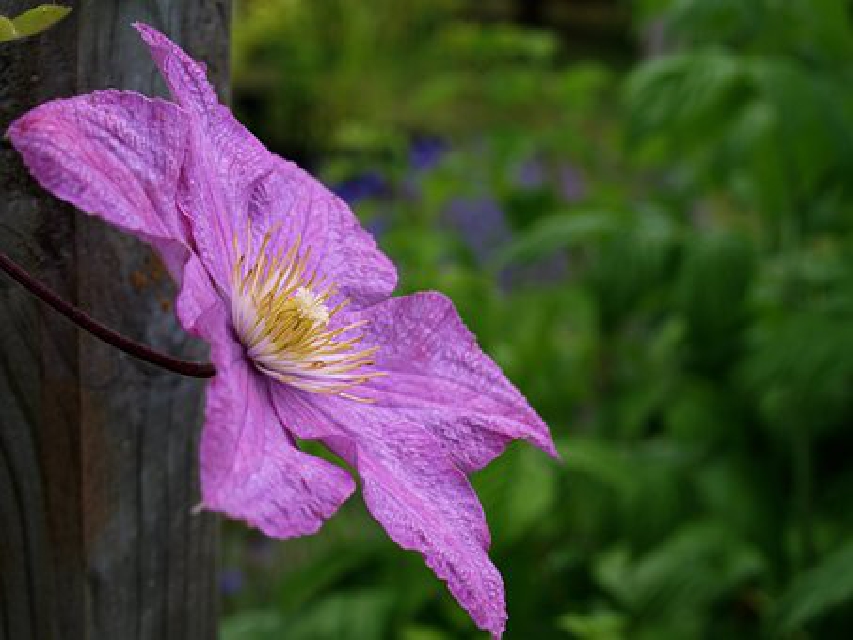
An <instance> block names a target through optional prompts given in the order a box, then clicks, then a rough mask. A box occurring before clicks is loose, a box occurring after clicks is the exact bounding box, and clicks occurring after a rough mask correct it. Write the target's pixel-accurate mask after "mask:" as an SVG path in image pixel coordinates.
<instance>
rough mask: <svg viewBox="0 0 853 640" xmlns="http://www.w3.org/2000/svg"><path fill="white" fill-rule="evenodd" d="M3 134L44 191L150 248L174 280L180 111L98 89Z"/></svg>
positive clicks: (40, 110) (182, 133)
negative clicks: (145, 242)
mask: <svg viewBox="0 0 853 640" xmlns="http://www.w3.org/2000/svg"><path fill="white" fill-rule="evenodd" d="M9 137H10V138H11V140H12V144H13V145H14V146H15V148H16V149H17V150H18V151H19V152H20V153H21V155H22V156H23V158H24V162H25V163H26V164H27V166H28V167H29V169H30V172H31V173H32V174H33V176H34V177H35V178H36V180H38V181H39V183H40V184H41V185H42V186H43V187H44V188H45V189H47V190H48V191H50V192H51V193H53V194H54V195H55V196H57V197H59V198H62V199H63V200H66V201H68V202H70V203H71V204H73V205H74V206H76V207H77V208H79V209H82V210H83V211H86V212H88V213H91V214H93V215H95V216H97V217H99V218H102V219H103V220H105V221H107V222H109V223H110V224H113V225H115V226H117V227H119V228H120V229H122V230H124V231H127V232H129V233H132V234H134V235H135V236H137V237H139V238H141V239H143V240H145V241H147V242H149V243H151V244H153V245H154V246H155V247H156V248H157V249H158V250H159V251H160V254H161V255H162V257H163V259H164V262H165V263H166V265H167V267H168V268H169V270H170V272H171V273H172V274H173V275H175V276H176V277H179V275H180V267H181V265H182V264H183V261H184V260H185V259H186V255H187V251H186V249H185V244H186V241H187V231H186V229H185V227H184V221H183V219H182V216H181V214H180V213H179V211H178V209H177V208H176V206H175V201H176V193H177V187H178V179H179V175H180V170H181V164H182V162H183V157H184V153H185V149H186V139H187V122H186V117H185V115H184V113H183V112H182V111H181V109H180V108H179V107H177V106H175V105H174V104H171V103H169V102H165V101H163V100H157V99H149V98H146V97H145V96H142V95H139V94H136V93H130V92H122V91H96V92H94V93H90V94H88V95H84V96H79V97H76V98H70V99H67V100H54V101H53V102H48V103H46V104H43V105H41V106H40V107H37V108H35V109H33V110H31V111H30V112H28V113H27V114H26V115H24V116H22V117H21V118H20V119H18V120H17V121H16V122H14V123H13V124H12V126H11V127H10V128H9Z"/></svg>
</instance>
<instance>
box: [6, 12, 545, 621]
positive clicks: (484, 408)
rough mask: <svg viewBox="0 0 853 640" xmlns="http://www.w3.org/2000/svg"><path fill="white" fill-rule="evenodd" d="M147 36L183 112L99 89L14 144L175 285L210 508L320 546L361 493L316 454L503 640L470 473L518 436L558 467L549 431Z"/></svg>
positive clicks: (53, 110)
mask: <svg viewBox="0 0 853 640" xmlns="http://www.w3.org/2000/svg"><path fill="white" fill-rule="evenodd" d="M137 29H138V30H139V32H140V33H141V34H142V37H143V39H144V40H145V42H146V43H147V44H148V46H149V47H150V49H151V53H152V55H153V57H154V60H155V61H156V63H157V65H158V66H159V67H160V70H161V72H162V74H163V76H164V78H165V79H166V82H167V84H168V86H169V88H170V90H171V93H172V97H173V98H174V102H167V101H164V100H160V99H156V98H154V99H152V98H147V97H145V96H142V95H139V94H136V93H130V92H122V91H100V92H95V93H91V94H88V95H84V96H78V97H75V98H71V99H68V100H57V101H54V102H50V103H47V104H44V105H42V106H40V107H38V108H36V109H33V110H32V111H30V112H29V113H27V114H26V115H25V116H23V117H22V118H21V119H19V120H18V121H17V122H15V123H14V124H13V125H12V126H11V128H10V130H9V135H10V137H11V140H12V142H13V144H14V145H15V147H16V148H17V149H18V151H20V152H21V154H22V155H23V157H24V160H25V162H26V164H27V166H28V167H29V169H30V171H31V172H32V174H33V175H34V176H35V177H36V179H37V180H38V181H39V182H40V183H41V184H42V186H44V187H45V188H46V189H48V190H49V191H51V192H52V193H53V194H55V195H56V196H58V197H59V198H62V199H64V200H67V201H68V202H71V203H72V204H74V205H75V206H77V207H78V208H80V209H82V210H84V211H88V212H89V213H91V214H93V215H96V216H98V217H100V218H102V219H104V220H106V221H107V222H109V223H111V224H113V225H116V226H118V227H119V228H121V229H124V230H125V231H128V232H130V233H132V234H134V235H136V236H137V237H140V238H142V239H143V240H145V241H147V242H148V243H150V244H151V245H153V246H154V247H155V249H156V250H157V251H158V252H159V254H160V255H161V257H162V258H163V261H164V262H165V264H166V265H167V267H168V268H169V270H170V272H171V274H172V276H173V277H174V278H175V280H176V281H177V282H178V283H179V284H180V290H179V294H178V300H177V305H176V308H177V313H178V317H179V319H180V321H181V323H182V325H183V326H184V327H185V328H186V329H187V330H188V331H190V332H191V333H193V334H195V335H198V336H200V337H202V338H204V339H205V340H207V341H208V342H209V343H210V345H211V357H212V359H213V362H214V363H215V365H216V369H217V375H216V377H215V378H214V380H213V382H212V383H211V385H210V388H209V389H208V393H207V408H206V420H205V425H204V432H203V436H202V442H201V486H202V498H203V502H204V506H205V507H206V508H208V509H212V510H215V511H220V512H222V513H225V514H227V515H229V516H231V517H232V518H240V519H243V520H245V521H246V522H248V523H249V524H251V525H254V526H256V527H258V528H259V529H261V530H262V531H263V532H264V533H266V534H267V535H269V536H273V537H276V538H288V537H292V536H299V535H304V534H308V533H313V532H315V531H317V529H318V528H319V527H320V526H321V525H322V523H323V521H324V520H325V519H326V518H328V517H330V516H331V515H332V514H333V513H334V512H335V510H337V508H338V507H339V506H340V505H341V503H342V502H343V501H344V500H346V498H347V497H348V496H349V495H350V494H351V493H352V492H353V490H354V487H355V485H354V482H353V480H352V478H351V477H350V475H349V473H347V472H346V471H345V470H344V469H342V468H340V467H338V466H335V465H333V464H331V463H329V462H327V461H325V460H323V459H321V458H317V457H315V456H312V455H309V454H307V453H303V452H302V451H301V450H300V449H299V448H298V446H297V439H309V440H320V441H321V442H323V443H324V444H325V445H326V446H327V447H328V448H329V449H330V450H332V451H333V452H334V453H336V454H337V455H338V456H340V457H341V458H343V459H344V460H345V461H346V462H348V463H349V464H350V465H352V466H353V467H354V468H355V469H357V470H358V473H359V475H360V476H361V480H362V489H363V493H364V500H365V502H366V503H367V506H368V508H369V509H370V511H371V513H372V514H373V515H374V517H375V518H376V519H377V520H378V521H379V522H380V523H381V524H382V526H383V527H384V528H385V530H386V531H387V532H388V535H390V536H391V538H392V539H393V540H394V541H395V542H396V543H397V544H399V545H400V546H401V547H403V548H405V549H412V550H416V551H419V552H421V553H422V554H423V555H424V557H425V558H426V562H427V564H428V565H429V566H430V567H431V568H432V569H433V571H435V573H436V574H438V576H439V577H441V578H442V579H443V580H445V581H446V582H447V584H448V586H449V588H450V590H451V592H452V593H453V595H454V596H455V597H456V598H457V600H458V601H459V602H460V604H461V605H462V606H463V607H465V608H466V609H467V610H468V611H469V613H470V614H471V616H472V617H473V619H474V620H475V622H476V623H477V624H478V625H479V626H480V627H481V628H483V629H487V630H489V631H491V632H492V634H493V635H494V636H495V637H499V636H500V635H501V633H502V632H503V629H504V624H505V620H506V613H505V606H504V593H503V582H502V580H501V576H500V574H499V573H498V571H497V569H496V568H495V567H494V565H493V564H492V563H491V561H490V560H489V558H488V555H487V550H488V547H489V531H488V528H487V525H486V521H485V518H484V515H483V510H482V507H481V506H480V503H479V502H478V500H477V497H476V495H475V494H474V492H473V490H472V489H471V485H470V484H469V482H468V478H467V474H469V473H471V472H472V471H475V470H477V469H480V468H482V467H483V466H485V465H486V464H488V463H489V462H490V461H491V460H492V459H493V458H494V457H495V456H497V455H499V454H500V453H501V452H502V451H503V449H504V448H505V446H506V445H507V443H508V442H509V441H510V440H513V439H515V438H524V439H526V440H528V441H530V442H532V443H533V444H535V445H536V446H538V447H539V448H541V449H543V450H544V451H546V452H548V453H550V454H551V455H556V453H555V451H554V446H553V443H552V442H551V438H550V435H549V433H548V428H547V427H546V426H545V424H544V423H543V422H542V420H541V419H540V418H539V417H538V416H537V415H536V413H535V412H534V411H533V410H532V409H531V408H530V406H529V405H528V404H527V402H526V401H525V399H524V398H523V397H522V395H521V394H520V393H519V392H518V391H517V390H516V389H515V388H514V387H513V386H512V384H510V383H509V382H508V381H507V380H506V378H505V377H504V376H503V374H502V373H501V371H500V369H499V368H498V367H497V366H496V365H495V364H494V362H492V361H491V360H490V359H489V358H488V357H487V356H486V355H485V354H484V353H483V352H482V351H481V350H480V349H479V347H478V346H477V344H476V342H475V339H474V337H473V336H472V335H471V333H470V332H469V331H468V330H467V329H466V328H465V326H464V325H463V323H462V321H461V320H460V319H459V316H458V315H457V313H456V310H455V309H454V307H453V304H452V303H451V302H450V300H448V299H447V298H446V297H444V296H442V295H441V294H439V293H432V292H430V293H419V294H415V295H412V296H406V297H402V298H391V297H389V296H390V295H391V292H392V291H393V289H394V286H395V282H396V273H395V270H394V266H393V265H392V264H391V262H390V261H389V260H388V258H386V257H385V256H384V255H383V254H382V253H381V252H380V251H379V250H378V249H377V247H376V244H375V242H374V241H373V239H372V238H371V237H370V236H369V235H368V234H367V233H366V232H365V231H364V230H363V229H362V228H361V227H360V226H359V224H358V222H357V220H356V218H355V217H354V216H353V214H352V213H351V212H350V211H349V209H348V208H347V206H346V205H345V204H344V203H343V202H342V201H341V200H339V199H338V198H337V197H335V196H334V195H332V194H331V193H330V192H329V191H328V190H327V189H325V188H324V187H323V186H322V185H321V184H319V183H318V182H317V181H315V180H314V179H313V178H312V177H311V176H309V175H308V174H307V173H305V172H304V171H302V170H301V169H299V168H298V167H297V166H295V165H294V164H292V163H290V162H287V161H285V160H283V159H281V158H280V157H278V156H276V155H274V154H272V153H269V152H268V151H267V150H266V149H265V148H264V147H263V145H262V144H261V143H260V142H258V140H256V139H255V138H254V137H253V136H252V135H251V134H250V133H249V132H248V131H246V129H245V128H243V126H242V125H240V123H238V122H237V121H236V120H235V119H234V117H233V116H232V115H231V113H230V112H229V110H228V109H227V108H226V107H224V106H222V105H220V104H219V102H218V100H217V98H216V94H215V93H214V91H213V89H212V88H211V86H210V84H209V83H208V82H207V80H206V78H205V73H204V69H203V67H202V65H200V64H199V63H197V62H195V61H193V60H192V59H190V58H189V57H188V56H187V55H186V54H185V53H184V52H183V51H181V49H179V48H178V47H177V46H176V45H175V44H173V43H172V42H170V41H169V40H168V39H167V38H165V37H164V36H163V35H162V34H160V33H158V32H157V31H155V30H154V29H151V28H150V27H147V26H145V25H137ZM294 126H299V124H298V123H294Z"/></svg>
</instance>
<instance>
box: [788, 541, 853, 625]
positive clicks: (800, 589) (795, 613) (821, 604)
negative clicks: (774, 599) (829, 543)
mask: <svg viewBox="0 0 853 640" xmlns="http://www.w3.org/2000/svg"><path fill="white" fill-rule="evenodd" d="M851 600H853V543H849V544H847V545H846V546H844V547H842V548H841V549H839V550H838V551H836V552H835V553H832V554H830V555H828V556H826V557H825V558H823V560H821V561H820V562H819V563H818V564H817V566H815V567H813V568H812V569H810V570H808V571H806V572H804V573H802V574H800V575H799V576H797V577H796V578H795V579H794V581H793V583H792V584H791V586H790V587H789V588H788V590H787V591H786V592H785V594H784V595H783V596H782V598H781V599H780V600H779V603H778V608H777V610H778V614H777V620H778V624H779V627H780V629H781V630H782V631H784V632H793V631H796V630H798V629H801V628H802V627H803V626H804V625H805V624H806V623H808V622H809V621H811V620H814V619H815V618H818V617H819V616H821V615H823V614H824V613H826V612H828V611H829V610H830V609H832V608H834V607H837V606H838V605H840V604H843V603H845V602H850V601H851Z"/></svg>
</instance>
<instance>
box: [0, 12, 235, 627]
mask: <svg viewBox="0 0 853 640" xmlns="http://www.w3.org/2000/svg"><path fill="white" fill-rule="evenodd" d="M37 4H39V2H37V1H35V0H33V1H23V0H8V1H7V0H0V14H7V15H9V14H17V13H18V12H20V11H22V10H24V9H26V8H29V7H31V6H35V5H37ZM64 4H67V5H69V6H72V7H73V9H74V11H73V12H72V14H71V15H70V16H69V17H68V18H67V19H65V20H64V21H63V22H62V23H60V24H59V25H58V26H57V27H55V28H53V29H51V30H50V31H47V32H45V33H43V34H41V35H39V36H37V37H34V38H32V39H29V40H26V41H19V42H15V43H8V44H0V129H2V130H3V131H5V129H6V127H7V126H8V124H9V122H10V121H11V120H12V119H14V118H15V117H16V116H18V115H20V114H21V113H23V112H24V111H26V110H27V109H29V108H30V107H32V106H34V105H36V104H39V103H41V102H44V101H46V100H49V99H52V98H56V97H61V96H70V95H74V94H78V93H83V92H86V91H90V90H92V89H97V88H104V87H119V88H125V89H136V90H139V91H142V92H144V93H155V92H157V93H162V92H163V85H162V82H161V81H160V79H159V78H158V76H157V73H156V71H155V68H154V66H153V64H152V63H151V61H150V59H149V57H148V55H147V53H146V52H145V51H144V49H143V47H142V45H141V43H140V42H139V39H138V37H137V35H136V33H135V31H133V30H132V29H131V27H130V25H131V23H132V22H134V21H136V20H141V21H144V22H148V23H151V24H153V25H154V26H156V27H158V28H160V29H162V30H163V31H164V32H166V33H168V34H169V35H171V36H173V37H174V38H175V39H176V40H177V41H178V42H180V43H182V44H183V45H184V46H185V47H186V48H187V49H188V51H189V52H190V53H191V54H193V55H194V56H195V57H197V58H200V59H203V60H205V61H206V62H207V64H208V67H209V70H210V72H211V76H212V78H213V79H214V80H215V81H216V82H217V84H218V86H219V87H220V88H221V89H224V88H225V87H226V80H227V71H228V70H227V48H228V21H229V6H228V5H229V0H111V1H109V2H106V1H104V2H96V1H95V0H75V1H73V2H69V1H66V2H64ZM0 247H2V249H3V250H5V251H7V252H8V253H9V254H10V255H11V256H12V257H13V258H15V259H16V260H18V261H20V262H21V263H23V264H24V265H25V266H27V267H28V268H29V269H30V270H31V272H33V273H35V274H36V275H38V276H39V277H40V278H41V279H42V280H43V281H45V282H47V283H48V284H49V285H50V286H51V287H52V288H54V290H56V291H58V292H60V293H61V294H62V295H63V296H64V297H66V299H69V300H72V301H74V302H76V303H77V304H78V305H79V306H81V307H83V308H84V309H87V310H89V311H90V312H91V313H92V315H94V316H95V317H97V318H99V319H101V320H103V321H106V322H107V323H108V324H110V325H111V326H113V327H115V328H117V329H119V330H121V331H122V332H123V333H125V334H127V335H129V336H131V337H133V338H135V339H138V340H141V341H144V342H147V343H149V344H151V345H154V346H156V347H158V348H161V349H163V350H166V351H168V352H170V353H173V354H175V355H179V356H183V357H187V358H203V357H204V355H205V354H204V347H203V346H202V345H200V344H198V343H197V342H194V341H192V340H189V339H188V338H187V337H186V336H185V334H184V333H183V332H182V331H181V330H180V329H179V328H178V326H177V325H176V322H175V320H174V318H173V315H172V312H171V309H170V308H169V307H170V300H171V298H172V293H173V286H172V284H171V283H170V282H169V279H168V276H166V274H165V272H164V271H163V270H162V268H161V267H160V266H159V264H158V263H157V261H156V260H154V259H153V257H152V255H151V252H150V251H149V250H148V249H147V248H146V247H144V246H142V245H141V244H140V243H138V242H136V241H134V240H133V239H132V238H128V237H125V236H122V235H120V234H118V233H116V232H114V231H113V230H111V229H109V228H107V227H106V226H105V225H104V224H102V223H100V222H98V221H96V220H93V219H91V218H87V217H86V216H84V215H82V214H79V213H75V212H74V211H73V210H72V209H71V208H70V207H68V206H66V205H63V204H62V203H60V202H58V201H56V200H55V199H53V198H51V197H50V196H48V195H47V194H45V193H44V192H43V191H41V190H40V189H39V187H38V186H37V185H36V184H35V183H34V182H33V181H32V180H31V179H30V178H29V177H28V175H27V173H26V171H25V169H24V168H23V166H22V164H21V162H20V160H19V158H18V157H17V154H16V153H15V152H14V151H13V150H12V149H11V147H10V146H9V144H8V142H6V141H3V142H2V145H0ZM203 387H204V383H203V382H201V381H198V380H192V379H186V378H179V377H177V376H174V375H172V374H169V373H167V372H164V371H161V370H159V369H156V368H154V367H152V366H150V365H146V364H142V363H139V362H137V361H134V360H132V359H130V358H129V357H127V356H125V355H123V354H121V353H119V352H117V351H116V350H114V349H112V348H110V347H108V346H105V345H103V344H101V343H100V342H98V341H96V340H94V339H93V338H91V337H90V336H88V335H86V334H84V333H81V332H79V331H77V330H76V329H75V327H73V326H72V325H70V324H69V323H68V322H67V321H66V320H64V319H63V318H61V317H58V316H57V315H56V314H55V313H53V312H52V311H51V310H49V309H47V308H46V307H44V306H43V305H40V304H39V303H37V302H35V301H34V300H33V299H32V298H31V297H29V296H28V295H27V294H26V293H25V292H24V291H23V290H22V289H21V288H20V287H18V286H17V285H15V284H14V283H12V282H11V281H10V280H8V279H7V278H5V277H3V276H0V640H27V639H30V638H34V639H38V640H41V639H43V638H45V639H63V640H64V639H68V640H81V639H101V638H103V639H109V640H124V639H135V638H157V640H187V639H190V640H193V639H197V638H204V639H207V638H213V637H215V625H216V602H217V594H216V589H215V575H214V572H215V569H214V558H215V554H216V525H215V522H214V519H213V518H211V517H209V516H207V515H193V514H192V513H191V509H192V507H193V505H194V504H196V503H197V502H198V488H197V483H198V481H197V477H198V474H197V437H198V428H199V425H200V420H201V397H202V392H203Z"/></svg>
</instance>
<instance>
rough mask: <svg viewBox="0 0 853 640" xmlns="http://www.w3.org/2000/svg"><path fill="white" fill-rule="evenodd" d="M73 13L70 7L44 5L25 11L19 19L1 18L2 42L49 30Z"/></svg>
mask: <svg viewBox="0 0 853 640" xmlns="http://www.w3.org/2000/svg"><path fill="white" fill-rule="evenodd" d="M69 13H71V8H70V7H63V6H60V5H58V4H43V5H41V6H38V7H35V8H34V9H30V10H29V11H24V13H22V14H21V15H19V16H18V17H17V18H13V19H11V20H10V19H9V18H7V17H5V16H0V42H8V41H10V40H18V39H20V38H25V37H27V36H32V35H35V34H37V33H41V32H42V31H44V30H46V29H49V28H50V27H52V26H53V25H55V24H56V23H57V22H59V21H60V20H62V19H63V18H64V17H65V16H67V15H68V14H69Z"/></svg>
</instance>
